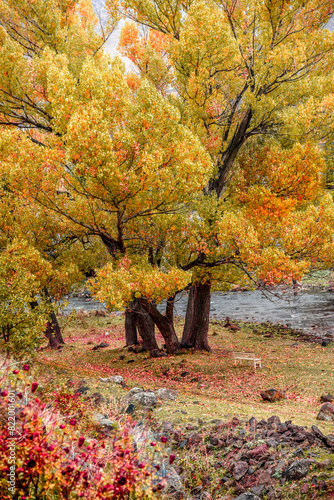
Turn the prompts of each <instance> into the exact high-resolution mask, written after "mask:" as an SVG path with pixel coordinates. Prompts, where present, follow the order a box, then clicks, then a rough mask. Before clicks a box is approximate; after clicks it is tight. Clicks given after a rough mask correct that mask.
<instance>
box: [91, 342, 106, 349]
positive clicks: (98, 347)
mask: <svg viewBox="0 0 334 500" xmlns="http://www.w3.org/2000/svg"><path fill="white" fill-rule="evenodd" d="M104 347H109V344H107V342H101V343H100V344H98V345H96V346H94V347H93V349H92V351H97V350H98V349H103V348H104Z"/></svg>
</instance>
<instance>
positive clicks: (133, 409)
mask: <svg viewBox="0 0 334 500" xmlns="http://www.w3.org/2000/svg"><path fill="white" fill-rule="evenodd" d="M135 411H136V406H135V405H134V404H133V403H130V404H129V406H128V407H127V409H126V410H125V413H127V414H128V415H132V413H134V412H135Z"/></svg>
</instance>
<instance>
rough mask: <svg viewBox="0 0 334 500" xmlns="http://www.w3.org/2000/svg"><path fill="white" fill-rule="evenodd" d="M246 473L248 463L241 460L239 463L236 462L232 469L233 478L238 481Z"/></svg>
mask: <svg viewBox="0 0 334 500" xmlns="http://www.w3.org/2000/svg"><path fill="white" fill-rule="evenodd" d="M247 471H248V463H247V462H243V461H242V460H241V461H240V462H237V463H236V464H234V467H233V477H234V479H235V480H236V481H239V480H240V479H241V478H242V477H244V475H245V474H247Z"/></svg>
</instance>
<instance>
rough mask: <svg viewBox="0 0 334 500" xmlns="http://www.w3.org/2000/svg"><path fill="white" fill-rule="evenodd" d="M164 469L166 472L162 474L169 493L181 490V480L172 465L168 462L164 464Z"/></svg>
mask: <svg viewBox="0 0 334 500" xmlns="http://www.w3.org/2000/svg"><path fill="white" fill-rule="evenodd" d="M164 470H165V474H166V475H165V474H164V476H165V479H166V481H167V491H168V492H169V493H173V492H176V491H177V492H181V491H183V483H182V480H181V478H180V476H179V475H178V473H177V472H176V470H175V469H174V467H172V466H171V465H169V464H168V465H165V467H164Z"/></svg>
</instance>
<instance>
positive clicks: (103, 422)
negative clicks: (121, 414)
mask: <svg viewBox="0 0 334 500" xmlns="http://www.w3.org/2000/svg"><path fill="white" fill-rule="evenodd" d="M92 420H93V422H94V423H95V424H96V425H99V426H101V427H104V428H107V429H116V428H117V423H115V422H112V421H111V420H110V418H109V417H108V415H102V413H93V416H92Z"/></svg>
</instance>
